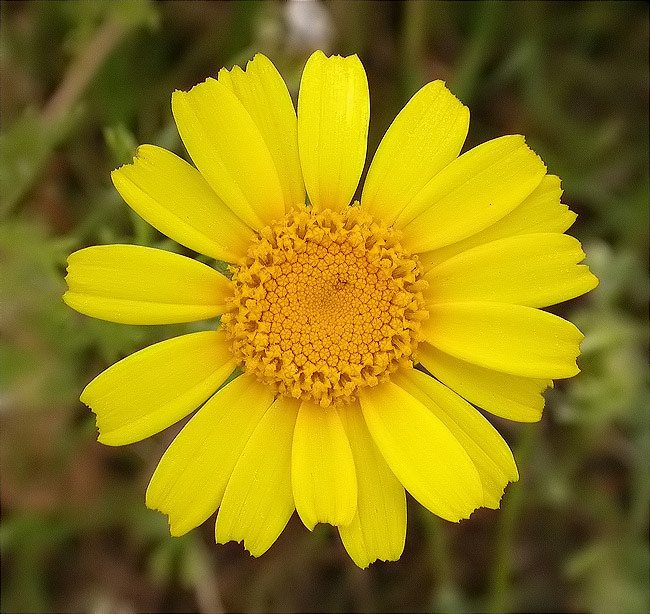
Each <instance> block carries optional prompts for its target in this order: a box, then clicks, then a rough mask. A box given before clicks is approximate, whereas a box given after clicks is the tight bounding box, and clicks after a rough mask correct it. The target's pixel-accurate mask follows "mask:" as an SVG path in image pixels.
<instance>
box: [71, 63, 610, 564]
mask: <svg viewBox="0 0 650 614" xmlns="http://www.w3.org/2000/svg"><path fill="white" fill-rule="evenodd" d="M172 111H173V114H174V119H175V120H176V125H177V126H178V130H179V132H180V135H181V138H182V140H183V143H184V144H185V147H186V149H187V151H188V153H189V155H190V157H191V158H192V161H193V162H194V165H195V166H191V165H190V164H188V163H187V162H185V161H183V160H182V159H181V158H179V157H177V156H176V155H174V154H173V153H170V152H169V151H166V150H164V149H161V148H159V147H155V146H153V145H143V146H141V147H140V148H139V149H138V151H137V153H136V156H135V159H134V161H133V164H129V165H126V166H123V167H121V168H119V169H117V170H116V171H114V172H113V174H112V178H113V183H114V184H115V187H116V188H117V190H118V191H119V193H120V194H121V195H122V197H123V198H124V200H125V201H126V202H127V203H128V204H129V205H130V206H131V207H132V208H133V209H134V210H135V211H136V212H137V213H138V214H139V215H141V216H142V217H143V218H144V219H145V220H146V221H147V222H149V223H150V224H152V225H153V226H154V227H155V228H157V229H158V230H160V231H161V232H163V233H165V234H166V235H167V236H169V237H171V238H172V239H174V240H175V241H177V242H178V243H180V244H181V245H184V246H185V247H187V248H189V249H190V250H194V251H196V252H199V253H201V254H204V255H205V256H208V257H209V258H213V259H215V260H220V261H225V262H227V263H229V264H230V268H229V270H230V275H222V274H221V273H219V272H217V270H215V269H214V268H212V267H210V266H208V265H206V264H203V263H201V262H198V261H196V260H193V259H191V258H188V257H185V256H182V255H178V254H175V253H170V252H167V251H163V250H159V249H152V248H149V247H140V246H135V245H104V246H96V247H89V248H87V249H82V250H80V251H78V252H75V253H74V254H72V255H71V256H70V258H69V261H68V263H69V266H68V276H67V282H68V286H69V290H68V292H66V294H65V296H64V300H65V301H66V303H67V304H68V305H70V306H71V307H72V308H74V309H76V310H77V311H79V312H81V313H84V314H86V315H89V316H93V317H96V318H101V319H105V320H110V321H113V322H122V323H127V324H167V323H178V322H190V321H198V320H208V321H212V324H211V325H210V326H209V328H210V330H206V331H204V332H197V333H192V334H187V335H183V336H180V337H176V338H173V339H169V340H167V341H163V342H161V343H157V344H155V345H152V346H150V347H147V348H145V349H143V350H141V351H139V352H136V353H135V354H133V355H132V356H129V357H127V358H125V359H123V360H121V361H120V362H118V363H117V364H115V365H113V366H112V367H110V368H109V369H107V370H106V371H104V372H103V373H101V374H100V375H99V376H97V377H96V378H95V379H94V380H93V381H92V382H91V383H90V384H88V386H87V387H86V389H85V390H84V391H83V393H82V395H81V400H82V401H83V402H84V403H85V404H87V405H88V406H89V407H90V408H91V409H92V410H93V411H94V412H95V414H96V415H97V426H98V429H99V433H100V434H99V441H100V442H102V443H105V444H108V445H123V444H128V443H132V442H135V441H139V440H141V439H144V438H146V437H149V436H150V435H153V434H154V433H158V432H159V431H162V430H163V429H165V428H166V427H168V426H170V425H171V424H173V423H175V422H176V421H178V420H180V419H182V418H184V417H186V416H188V415H189V414H190V413H192V412H194V411H195V410H196V409H197V408H199V407H200V409H198V411H196V413H195V414H194V415H193V416H192V418H191V419H190V420H189V421H188V422H187V424H186V425H185V426H184V427H183V429H182V430H181V431H180V433H179V434H178V435H177V437H176V438H175V439H174V441H173V442H172V443H171V445H170V446H169V448H168V449H167V451H166V452H165V453H164V455H163V457H162V459H161V460H160V463H159V465H158V467H157V469H156V471H155V472H154V474H153V477H152V478H151V482H150V484H149V487H148V489H147V495H146V503H147V505H148V506H149V507H151V508H154V509H158V510H160V511H162V512H164V513H165V514H167V516H168V517H169V525H170V530H171V533H172V534H173V535H182V534H184V533H186V532H187V531H189V530H191V529H192V528H194V527H196V526H198V525H199V524H201V523H202V522H204V521H205V520H206V519H207V518H208V517H209V516H210V515H211V514H213V513H214V512H215V510H217V508H218V514H217V520H216V540H217V541H218V542H227V541H229V540H237V541H243V542H244V546H245V547H246V548H247V549H248V550H249V551H250V552H251V553H252V554H253V555H256V556H258V555H260V554H262V553H263V552H265V551H266V550H267V549H268V548H269V547H270V546H271V545H272V544H273V542H274V541H275V540H276V539H277V537H278V536H279V535H280V533H281V532H282V530H283V529H284V527H285V525H286V524H287V522H288V520H289V518H290V516H291V515H292V513H293V511H294V509H295V510H297V512H298V514H299V516H300V518H301V519H302V521H303V522H304V524H305V525H306V526H307V528H308V529H313V527H314V526H315V525H316V524H317V523H329V524H331V525H334V526H336V527H337V528H338V531H339V533H340V536H341V539H342V542H343V544H344V546H345V548H346V549H347V551H348V553H349V554H350V556H351V557H352V559H353V560H354V562H355V563H356V564H357V565H359V566H361V567H366V566H367V565H368V564H370V563H371V562H373V561H375V560H377V559H381V560H395V559H397V558H399V556H400V554H401V552H402V549H403V547H404V539H405V534H406V498H405V490H406V491H408V492H409V493H410V494H411V495H412V496H413V497H414V498H415V499H416V500H417V501H419V502H420V503H421V504H422V505H423V506H424V507H426V508H427V509H429V510H430V511H431V512H433V513H434V514H437V515H438V516H440V517H442V518H444V519H446V520H450V521H453V522H456V521H458V520H460V519H463V518H467V517H469V515H470V514H471V513H472V511H473V510H475V509H477V508H479V507H481V506H485V507H490V508H498V506H499V501H500V499H501V496H502V494H503V491H504V488H505V486H506V485H507V483H508V482H512V481H515V480H517V479H518V473H517V468H516V465H515V462H514V460H513V456H512V453H511V451H510V449H509V448H508V446H507V444H506V443H505V442H504V440H503V439H502V438H501V436H500V435H499V434H498V433H497V431H496V430H495V429H494V428H493V427H492V426H491V425H490V423H489V422H488V421H487V420H486V419H485V418H484V417H483V415H482V414H481V413H480V412H479V411H478V410H477V409H475V407H474V405H475V406H478V407H480V408H482V409H483V410H486V411H488V412H491V413H492V414H495V415H497V416H501V417H503V418H508V419H511V420H517V421H522V422H534V421H536V420H539V418H540V416H541V412H542V407H543V405H544V399H543V397H542V392H543V391H544V390H545V389H546V388H547V387H548V386H550V385H552V380H553V379H556V378H560V379H561V378H568V377H571V376H573V375H575V374H576V373H578V367H577V366H576V358H577V356H578V354H579V344H580V341H581V339H582V335H581V333H580V332H579V331H578V329H577V328H576V327H575V326H574V325H573V324H571V323H570V322H567V321H566V320H563V319H562V318H560V317H558V316H556V315H553V314H551V313H548V312H546V311H542V310H541V309H540V308H542V307H547V306H549V305H553V304H555V303H558V302H561V301H564V300H567V299H570V298H573V297H576V296H579V295H581V294H583V293H585V292H587V291H589V290H591V289H592V288H594V287H595V286H596V284H597V283H598V282H597V280H596V278H595V277H594V276H593V275H592V274H591V273H590V272H589V270H588V268H587V267H586V266H584V265H581V264H579V263H580V262H581V261H582V260H583V258H584V254H583V252H582V250H581V247H580V244H579V242H578V241H577V240H576V239H574V238H572V237H570V236H568V235H566V234H563V233H564V232H565V231H566V230H567V229H568V228H569V226H570V225H571V224H572V223H573V221H574V219H575V217H576V216H575V214H574V213H572V212H571V211H569V209H568V208H567V207H566V206H565V205H563V204H561V203H560V195H561V189H560V181H559V179H558V178H557V177H554V176H552V175H547V173H546V167H545V166H544V164H543V163H542V161H541V160H540V159H539V157H538V156H537V155H536V154H535V153H534V152H532V151H531V150H530V149H529V148H528V147H527V146H526V144H525V142H524V139H523V137H521V136H504V137H501V138H497V139H494V140H492V141H489V142H487V143H484V144H482V145H479V146H478V147H475V148H474V149H471V150H469V151H467V152H465V153H464V154H463V155H460V156H459V153H460V150H461V148H462V146H463V143H464V141H465V137H466V135H467V131H468V126H469V111H468V110H467V108H466V107H464V106H463V105H462V103H460V102H459V101H458V100H457V99H456V98H455V97H454V96H453V95H452V94H451V93H450V92H449V90H447V89H446V88H445V85H444V83H443V82H441V81H434V82H432V83H429V84H428V85H425V86H424V87H423V88H422V89H421V90H420V91H419V92H417V93H416V94H415V95H414V96H413V98H412V99H411V100H410V101H409V102H408V104H407V105H406V106H405V107H404V109H403V110H402V111H401V112H400V113H399V115H398V116H397V117H396V119H395V121H394V122H393V123H392V125H391V126H390V128H389V129H388V132H387V133H386V135H385V136H384V138H383V140H382V141H381V144H380V145H379V148H378V150H377V153H376V154H375V156H374V159H373V160H372V163H371V164H370V167H369V170H368V174H367V179H366V181H365V185H364V186H363V190H362V192H361V197H360V199H359V201H358V202H357V201H354V200H353V199H354V194H355V192H356V190H357V187H358V184H359V179H360V177H361V173H362V170H363V167H364V163H365V158H366V140H367V132H368V121H369V114H370V103H369V93H368V84H367V80H366V75H365V72H364V69H363V66H362V65H361V62H360V61H359V59H358V58H357V56H350V57H346V58H343V57H339V56H333V57H326V56H325V55H324V54H323V53H322V52H320V51H317V52H316V53H314V54H313V55H312V56H311V57H310V58H309V60H308V62H307V64H306V66H305V69H304V72H303V75H302V80H301V83H300V93H299V97H298V112H297V114H296V111H295V110H294V106H293V103H292V101H291V97H290V95H289V92H288V90H287V87H286V85H285V83H284V81H283V80H282V78H281V76H280V75H279V73H278V72H277V70H276V69H275V67H274V66H273V64H272V63H271V62H270V61H269V60H268V59H267V58H266V57H264V56H263V55H257V56H255V58H254V59H253V60H252V61H251V62H249V63H248V65H247V67H246V70H245V71H243V70H242V69H240V68H239V67H235V68H233V69H232V70H231V71H228V70H225V69H224V70H221V71H220V72H219V75H218V78H217V79H211V78H210V79H208V80H206V81H205V82H204V83H201V84H199V85H197V86H195V87H194V88H192V89H191V90H190V91H189V92H182V91H176V92H174V94H173V96H172ZM218 316H221V318H220V321H219V322H218V323H217V321H216V320H215V318H217V317H218ZM237 368H239V369H240V370H241V374H240V375H238V376H237V377H236V378H234V379H232V381H230V382H229V383H228V384H226V385H225V386H222V385H223V383H224V382H225V381H226V380H227V379H228V378H229V376H231V374H232V373H233V371H234V370H235V369H237Z"/></svg>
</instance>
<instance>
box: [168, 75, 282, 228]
mask: <svg viewBox="0 0 650 614" xmlns="http://www.w3.org/2000/svg"><path fill="white" fill-rule="evenodd" d="M172 112H173V114H174V119H175V120H176V125H177V126H178V132H179V133H180V135H181V138H182V139H183V143H184V144H185V147H186V148H187V151H188V152H189V154H190V156H191V157H192V160H193V161H194V164H196V167H197V168H198V169H199V171H201V174H202V175H203V176H204V177H205V179H206V181H207V182H208V183H209V184H210V186H211V187H212V189H213V190H214V191H215V192H216V194H217V196H219V198H221V200H223V202H224V203H226V205H227V206H228V207H230V209H231V210H232V211H233V213H235V215H237V217H239V218H240V219H241V220H242V221H244V222H246V223H247V224H248V225H249V226H250V227H251V228H256V229H260V228H262V227H263V226H266V225H268V224H270V223H271V222H272V221H273V220H277V219H279V218H281V217H282V216H283V215H284V212H285V211H284V196H283V194H282V188H281V187H280V180H279V179H278V173H277V172H276V170H275V165H274V164H273V160H272V158H271V154H270V153H269V149H268V147H267V146H266V144H265V143H264V139H263V138H262V135H261V134H260V131H259V129H258V128H257V126H256V125H255V122H254V121H253V119H252V118H251V116H250V115H249V113H248V111H247V110H246V109H245V108H244V105H242V103H241V102H240V101H239V99H238V98H237V96H235V94H233V93H232V91H230V90H229V89H228V88H227V87H226V86H225V85H223V84H222V83H219V82H218V81H217V80H216V79H207V80H206V81H204V82H203V83H199V84H198V85H196V86H194V87H193V88H192V89H191V90H190V91H189V92H181V91H178V90H177V91H175V92H174V93H173V95H172Z"/></svg>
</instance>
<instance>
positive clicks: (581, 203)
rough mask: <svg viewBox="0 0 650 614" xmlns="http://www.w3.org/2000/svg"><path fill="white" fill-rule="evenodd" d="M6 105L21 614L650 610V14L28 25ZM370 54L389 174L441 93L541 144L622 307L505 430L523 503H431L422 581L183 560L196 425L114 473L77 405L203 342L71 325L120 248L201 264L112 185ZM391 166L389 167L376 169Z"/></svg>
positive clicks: (210, 554)
mask: <svg viewBox="0 0 650 614" xmlns="http://www.w3.org/2000/svg"><path fill="white" fill-rule="evenodd" d="M1 11H2V14H1V18H2V19H1V26H0V27H1V30H0V66H1V71H0V75H1V76H0V87H1V92H2V97H1V112H2V131H1V134H0V195H1V201H0V267H1V270H0V425H1V427H2V448H1V451H0V463H1V469H2V474H1V495H2V522H1V525H0V547H1V549H2V563H1V565H2V567H1V572H2V604H1V609H2V611H3V612H27V611H30V612H44V611H58V612H63V611H93V612H132V611H148V612H153V611H201V612H217V611H222V610H229V611H230V610H232V611H266V610H268V611H387V612H389V611H445V612H472V611H475V612H479V611H495V612H496V611H548V612H551V611H554V612H560V611H562V612H566V611H570V612H595V613H600V612H603V613H613V614H615V613H636V612H647V611H648V609H649V607H650V604H649V596H648V563H649V561H648V544H647V532H648V501H649V499H650V478H649V474H648V460H649V458H648V456H649V454H648V452H649V449H650V424H649V417H648V407H649V406H650V396H649V394H648V370H647V345H648V320H647V301H648V277H647V253H648V227H647V223H648V7H647V4H646V3H633V2H584V3H539V2H507V3H504V2H480V3H474V2H463V3H447V2H420V1H419V0H413V1H411V2H404V3H401V2H371V1H367V2H362V1H358V2H357V1H343V0H340V1H329V2H322V3H316V2H252V1H251V2H211V3H205V2H160V3H150V2H146V1H137V2H112V1H109V0H103V1H101V2H4V3H2V5H1ZM319 47H320V48H324V49H326V50H328V51H331V52H339V53H355V52H356V53H359V55H360V56H361V58H362V60H363V61H364V64H365V66H366V69H367V71H368V78H369V83H370V89H371V96H372V123H371V134H370V152H372V151H374V149H375V148H376V146H377V144H378V142H379V139H380V138H381V135H382V134H383V132H384V131H385V129H386V128H387V127H388V125H389V123H390V121H391V119H392V118H393V117H394V116H395V114H396V113H397V112H398V111H399V109H400V108H401V107H402V106H403V104H404V103H405V102H406V100H408V98H409V97H410V96H411V95H412V94H413V93H414V92H415V91H416V89H417V88H418V87H419V86H421V85H422V84H423V83H425V82H426V81H428V80H431V79H434V78H443V79H445V80H446V81H447V82H448V84H449V86H450V87H451V89H452V91H454V92H455V93H456V94H457V95H458V96H459V97H460V98H461V99H462V100H463V101H464V102H465V103H466V104H468V105H469V106H470V108H471V111H472V126H471V129H470V136H469V139H468V144H467V146H471V145H474V144H476V143H479V142H481V141H484V140H486V139H489V138H493V137H495V136H499V135H501V134H505V133H522V134H525V135H526V136H527V138H528V142H529V143H530V144H531V145H532V146H533V148H534V149H535V150H536V151H537V152H538V153H539V154H540V155H541V156H542V157H543V158H544V160H545V161H546V162H547V164H548V166H549V168H550V169H551V171H552V172H553V173H556V174H558V175H560V176H561V177H562V179H563V186H564V189H565V196H564V199H565V202H567V203H568V204H570V205H571V207H572V208H573V209H574V210H575V211H577V212H578V213H579V215H580V217H579V219H578V222H577V224H576V225H575V227H574V228H573V229H572V231H571V232H572V233H573V234H575V235H576V236H577V237H578V238H579V239H581V241H582V242H583V244H584V246H585V249H586V251H587V253H588V255H589V256H588V262H589V264H590V265H591V266H592V268H593V270H594V271H595V273H596V274H597V275H598V276H599V277H600V279H601V284H600V286H599V287H598V288H597V289H596V290H595V291H594V292H592V293H591V294H589V295H588V296H587V297H583V298H581V299H578V300H575V301H572V302H570V303H569V304H565V305H563V306H561V307H560V308H559V311H558V312H559V313H561V314H562V315H566V316H568V317H569V318H571V319H572V320H573V321H575V322H576V323H577V324H578V325H579V326H580V327H581V329H582V330H583V332H584V333H585V334H586V339H585V342H584V345H583V351H584V353H583V356H582V358H581V360H580V364H581V368H582V373H581V374H580V376H578V377H576V378H574V379H572V380H569V381H567V382H559V383H557V386H556V388H555V389H554V390H553V391H551V394H549V395H548V402H547V409H546V412H545V414H544V417H543V419H542V421H541V423H539V424H536V425H516V424H511V423H506V422H505V421H500V420H497V419H495V420H494V421H495V423H498V424H497V426H498V428H499V429H500V431H501V432H502V433H504V436H505V437H506V438H507V439H508V440H509V441H510V442H511V444H512V445H513V448H514V450H515V456H516V458H517V461H518V464H519V467H520V473H521V476H522V478H521V481H520V482H519V483H517V484H515V485H512V486H510V487H509V488H508V491H507V493H506V495H505V498H504V502H503V506H502V509H501V510H500V511H490V510H482V511H480V512H478V513H476V514H475V515H474V516H473V517H472V520H471V521H467V522H463V523H462V524H459V525H452V524H449V523H445V522H444V521H441V520H439V519H437V518H435V517H433V516H431V515H430V514H428V513H427V512H424V511H423V510H422V509H421V508H419V507H418V506H417V505H415V504H413V502H412V501H410V502H409V507H410V510H409V532H408V538H407V544H406V550H405V553H404V556H403V557H402V559H401V560H400V561H399V562H398V563H392V564H376V565H373V567H372V568H371V569H370V570H369V571H366V572H361V571H360V570H358V569H357V568H356V567H354V565H353V564H352V563H351V561H350V560H349V559H348V558H347V555H345V553H344V551H343V549H342V547H341V545H340V543H339V542H338V538H336V536H335V535H334V533H333V532H332V531H330V530H328V529H327V528H326V527H318V528H317V530H316V531H315V532H314V534H309V533H308V532H307V531H306V530H304V529H303V528H302V527H301V526H300V525H299V523H298V522H297V521H296V519H295V518H294V519H292V521H291V522H290V524H289V527H288V528H287V530H286V531H285V533H284V534H283V535H282V537H281V538H280V540H279V541H278V543H277V544H276V545H275V546H274V547H273V548H272V549H271V550H270V551H269V552H268V553H267V554H266V555H265V556H264V557H262V558H261V559H251V558H250V557H249V556H248V555H247V554H246V553H244V552H243V551H242V549H241V547H240V546H239V545H236V544H229V545H227V546H215V545H214V544H213V537H212V531H213V529H212V527H211V526H210V523H206V524H205V525H204V526H203V527H201V528H200V529H197V530H195V531H193V532H192V533H191V534H189V535H187V536H185V537H183V538H180V539H176V538H170V537H169V535H168V531H167V527H166V523H165V521H164V518H163V517H162V516H160V515H159V514H157V513H155V512H152V511H150V510H147V509H146V508H145V506H144V491H145V488H146V484H147V480H148V477H149V476H150V474H151V472H152V470H153V468H154V466H155V463H156V461H157V459H158V458H159V456H160V454H161V453H162V451H163V450H164V449H165V446H166V444H167V442H169V441H170V439H171V437H172V436H173V434H174V433H175V432H177V430H178V427H174V428H172V429H169V430H170V431H174V432H172V433H170V432H169V431H167V432H165V433H163V434H161V435H159V436H157V437H154V438H151V439H149V440H147V441H144V442H141V443H138V444H134V445H132V446H128V447H126V448H118V449H112V448H107V447H104V446H101V445H99V444H97V443H96V442H95V428H94V420H93V417H92V415H91V414H90V412H89V411H87V410H86V409H85V408H83V407H82V406H81V405H80V403H79V402H78V401H77V398H78V395H79V393H80V391H81V389H82V388H83V386H84V385H85V384H86V383H87V382H88V381H89V380H90V379H91V378H92V377H93V376H94V375H95V374H97V373H98V372H99V371H101V370H102V369H103V368H105V367H106V366H107V365H109V364H111V363H112V362H114V361H116V360H118V359H119V358H121V357H123V356H125V355H127V354H129V353H131V352H132V351H134V350H136V349H138V348H141V347H143V346H145V345H147V344H150V343H153V342H155V341H158V340H161V339H164V338H167V337H169V336H171V335H173V334H177V333H180V332H184V331H188V330H194V329H196V328H195V327H194V326H189V325H188V326H164V327H135V326H122V325H118V324H110V323H107V322H98V321H95V320H92V319H90V318H85V317H83V316H80V315H78V314H76V313H74V312H72V311H71V310H69V309H68V308H66V307H65V305H64V304H63V303H62V301H61V294H62V293H63V291H64V281H63V277H64V274H65V273H64V269H65V259H66V256H67V254H69V253H70V252H71V251H73V250H74V249H77V248H80V247H83V246H86V245H91V244H95V243H109V242H125V243H139V244H145V245H151V246H158V247H164V248H166V249H171V250H175V251H183V249H182V248H180V247H179V246H178V245H175V244H174V243H172V242H171V241H170V240H168V239H166V238H165V237H163V236H162V235H160V234H159V233H157V231H155V230H153V229H152V228H151V227H149V226H148V225H147V224H145V223H144V222H143V221H142V220H140V219H139V218H138V217H137V216H136V215H134V214H133V213H131V212H130V211H129V209H128V207H127V206H126V205H124V203H123V202H122V201H121V199H120V198H119V196H118V195H117V194H116V192H115V191H114V190H113V188H112V186H111V184H110V179H109V172H110V170H111V169H112V168H114V167H115V166H117V165H119V164H122V163H124V162H125V161H127V160H129V159H130V157H131V155H132V152H133V150H134V147H135V145H136V143H156V144H158V145H161V146H163V147H167V148H169V149H172V150H175V151H176V152H178V153H179V154H181V155H182V154H183V152H182V149H181V147H180V141H179V139H178V136H177V133H176V130H175V127H174V125H173V122H172V118H171V113H170V94H171V92H172V90H173V89H174V88H187V87H189V86H191V85H192V84H194V83H196V82H198V81H201V80H203V79H204V78H205V77H206V76H208V75H211V74H215V73H216V72H217V70H218V69H219V68H220V67H221V66H227V67H230V66H232V65H233V64H234V63H240V62H244V61H245V60H247V59H249V58H250V57H252V55H253V54H254V53H255V52H257V51H261V52H264V53H267V54H268V55H269V56H270V57H271V58H272V59H273V60H274V61H275V63H276V65H277V66H278V67H279V69H280V70H281V72H282V73H283V75H285V77H286V78H287V81H288V83H289V86H290V89H291V91H292V94H294V95H295V94H296V93H297V88H298V83H299V78H300V73H301V70H302V66H303V64H304V62H305V60H306V58H307V57H308V55H309V53H310V52H311V51H312V50H313V49H314V48H319ZM369 159H370V158H369Z"/></svg>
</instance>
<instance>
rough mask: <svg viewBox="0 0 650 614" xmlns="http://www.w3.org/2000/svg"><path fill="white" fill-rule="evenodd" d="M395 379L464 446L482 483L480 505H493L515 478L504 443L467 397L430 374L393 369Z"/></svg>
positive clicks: (513, 464) (516, 478) (497, 502)
mask: <svg viewBox="0 0 650 614" xmlns="http://www.w3.org/2000/svg"><path fill="white" fill-rule="evenodd" d="M393 377H394V381H395V383H396V384H397V385H398V386H400V387H401V388H403V389H404V390H406V391H407V392H408V393H409V394H411V395H412V396H413V397H415V398H416V399H418V401H420V403H422V404H423V405H425V406H426V407H428V408H429V409H430V410H431V411H432V412H433V413H434V414H435V416H436V417H437V418H438V419H439V420H440V421H441V422H442V423H443V424H444V425H445V426H446V427H447V428H448V429H449V430H450V431H451V433H452V434H453V436H454V437H455V438H456V439H457V440H458V441H459V442H460V444H461V445H462V446H463V448H465V451H466V452H467V454H468V456H469V457H470V459H471V460H472V462H473V463H474V466H475V467H476V469H477V471H478V475H479V477H480V479H481V485H482V486H483V505H484V506H486V507H490V508H492V509H496V508H498V507H499V502H500V501H501V497H502V496H503V491H504V489H505V487H506V485H507V484H508V482H516V481H517V480H518V479H519V473H518V472H517V465H516V464H515V459H514V458H513V457H512V452H511V451H510V448H509V447H508V444H507V443H506V442H505V441H504V440H503V437H501V435H499V433H498V432H497V431H496V429H495V428H494V427H493V426H492V425H491V424H490V423H489V422H488V421H487V420H486V419H485V418H484V417H483V416H482V415H481V414H480V413H479V412H478V410H476V409H474V408H473V407H472V406H471V405H470V404H469V403H468V402H467V401H465V400H464V399H462V398H461V397H459V396H458V395H457V394H456V393H455V392H452V391H451V390H450V389H449V388H447V386H445V385H443V384H441V383H440V382H437V381H436V380H435V379H433V378H432V377H431V376H430V375H427V374H426V373H422V372H421V371H417V370H416V369H408V370H404V371H401V372H398V373H396V374H395V375H394V376H393Z"/></svg>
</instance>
